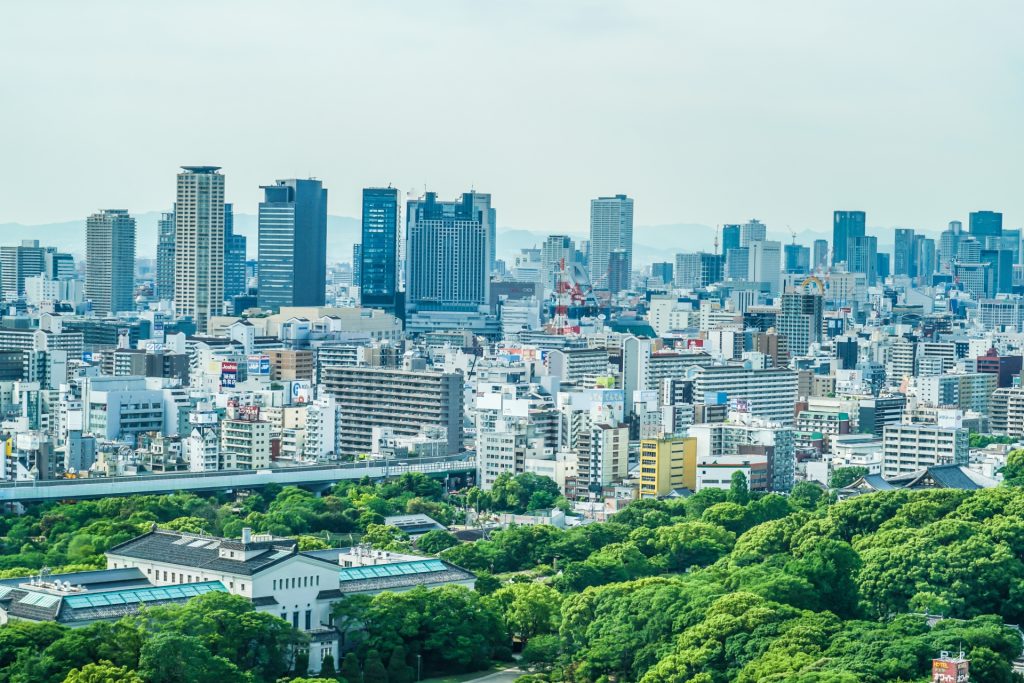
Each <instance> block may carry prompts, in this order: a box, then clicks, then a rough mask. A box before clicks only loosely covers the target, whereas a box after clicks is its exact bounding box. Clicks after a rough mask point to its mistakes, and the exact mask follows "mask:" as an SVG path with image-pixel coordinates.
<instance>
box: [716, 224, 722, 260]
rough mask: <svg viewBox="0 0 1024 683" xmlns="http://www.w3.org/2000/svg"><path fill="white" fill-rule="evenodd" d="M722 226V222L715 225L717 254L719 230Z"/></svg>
mask: <svg viewBox="0 0 1024 683" xmlns="http://www.w3.org/2000/svg"><path fill="white" fill-rule="evenodd" d="M721 227H722V225H721V224H718V225H716V226H715V256H718V231H719V230H720V229H721Z"/></svg>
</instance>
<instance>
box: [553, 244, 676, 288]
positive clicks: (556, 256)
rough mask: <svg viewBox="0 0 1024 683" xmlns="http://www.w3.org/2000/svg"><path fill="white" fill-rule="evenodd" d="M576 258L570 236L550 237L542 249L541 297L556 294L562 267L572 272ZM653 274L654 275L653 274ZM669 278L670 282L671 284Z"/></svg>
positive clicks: (574, 247)
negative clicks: (551, 293)
mask: <svg viewBox="0 0 1024 683" xmlns="http://www.w3.org/2000/svg"><path fill="white" fill-rule="evenodd" d="M575 257H576V245H575V244H573V241H572V238H571V237H569V236H568V235H549V236H548V238H547V239H546V240H544V244H543V245H542V246H541V248H540V271H541V276H540V279H541V282H540V284H541V287H543V289H544V291H543V292H542V293H541V295H542V296H543V295H545V294H547V293H550V292H554V291H556V289H557V286H558V277H559V275H560V274H561V272H562V266H563V264H564V266H565V268H567V269H568V270H569V272H572V267H573V260H574V259H575ZM652 274H653V273H652ZM671 280H672V278H671V276H670V277H669V279H668V281H669V282H671Z"/></svg>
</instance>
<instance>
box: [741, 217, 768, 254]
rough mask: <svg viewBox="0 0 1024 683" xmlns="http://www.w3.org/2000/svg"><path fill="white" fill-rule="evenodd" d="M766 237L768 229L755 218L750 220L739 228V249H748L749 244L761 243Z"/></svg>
mask: <svg viewBox="0 0 1024 683" xmlns="http://www.w3.org/2000/svg"><path fill="white" fill-rule="evenodd" d="M767 236H768V228H767V227H766V226H765V224H764V223H762V222H761V221H759V220H757V219H756V218H751V219H750V220H749V221H747V222H746V223H744V224H743V225H741V226H740V246H741V247H749V246H750V243H751V242H762V241H764V240H765V239H766V238H767Z"/></svg>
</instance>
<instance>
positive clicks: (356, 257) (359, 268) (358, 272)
mask: <svg viewBox="0 0 1024 683" xmlns="http://www.w3.org/2000/svg"><path fill="white" fill-rule="evenodd" d="M362 281H363V245H362V244H360V243H359V242H356V243H355V244H353V245H352V284H353V285H355V286H356V287H358V286H359V285H360V283H361V282H362Z"/></svg>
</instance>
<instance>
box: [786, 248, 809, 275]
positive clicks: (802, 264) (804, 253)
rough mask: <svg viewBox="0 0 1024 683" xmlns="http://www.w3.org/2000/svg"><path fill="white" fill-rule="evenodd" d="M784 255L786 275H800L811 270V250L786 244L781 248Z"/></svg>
mask: <svg viewBox="0 0 1024 683" xmlns="http://www.w3.org/2000/svg"><path fill="white" fill-rule="evenodd" d="M783 252H784V253H785V269H786V272H787V273H796V274H797V275H801V274H804V273H807V272H809V271H810V269H811V250H810V249H808V248H807V247H805V246H803V245H802V244H787V245H785V246H784V247H783Z"/></svg>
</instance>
